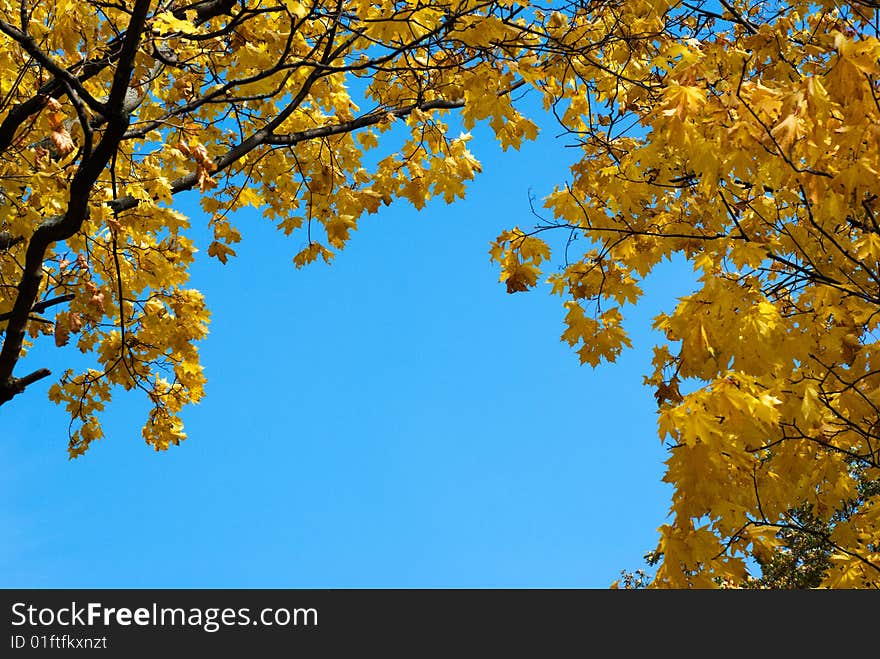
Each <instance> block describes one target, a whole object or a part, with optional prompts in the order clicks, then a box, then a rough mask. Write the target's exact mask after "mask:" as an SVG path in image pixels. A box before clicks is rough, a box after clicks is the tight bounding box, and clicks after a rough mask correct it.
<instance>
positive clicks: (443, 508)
mask: <svg viewBox="0 0 880 659" xmlns="http://www.w3.org/2000/svg"><path fill="white" fill-rule="evenodd" d="M474 133H475V139H474V141H473V142H472V143H471V149H472V151H473V152H474V153H475V154H476V155H477V157H478V158H480V160H481V161H482V163H483V166H484V172H483V174H481V175H479V176H478V178H477V180H476V181H475V182H473V183H472V184H471V185H470V186H469V193H468V198H467V199H466V200H464V201H460V202H457V203H456V204H454V205H451V206H447V205H446V204H444V203H443V202H442V201H441V200H436V201H434V202H432V203H430V204H429V205H428V207H427V208H426V209H425V210H423V211H422V212H416V211H415V210H414V209H412V207H410V206H409V205H408V204H406V203H405V202H398V203H396V204H394V205H393V206H391V207H389V208H383V209H382V210H381V211H380V213H379V214H378V215H373V216H369V217H367V218H365V219H364V220H363V221H362V222H361V225H360V229H359V230H358V231H357V232H356V233H354V234H353V239H352V241H351V243H350V244H349V246H348V247H347V248H346V249H345V251H344V252H342V253H341V254H339V255H338V256H337V258H336V260H335V261H334V263H333V265H332V266H329V267H328V266H325V265H323V264H320V263H319V264H315V265H313V266H310V267H308V268H307V269H304V270H301V271H296V270H295V268H294V267H293V264H292V257H293V255H294V254H295V253H296V252H297V251H298V250H299V249H300V248H301V247H302V244H301V241H302V238H301V237H300V236H298V235H296V234H295V235H293V236H291V237H289V238H286V237H284V236H283V235H282V234H280V233H278V232H276V231H275V230H274V229H273V228H272V226H271V224H270V223H268V222H267V221H266V220H264V219H263V218H262V217H260V215H259V214H258V213H256V212H253V211H251V212H249V213H241V214H239V215H238V216H237V218H236V219H237V226H238V228H239V229H240V230H241V232H242V234H243V235H244V242H243V243H242V244H241V245H239V246H238V252H239V257H238V258H236V259H234V260H232V261H230V263H229V264H228V265H226V266H223V265H221V264H219V263H218V262H216V261H214V260H209V259H208V258H207V255H206V253H205V252H206V247H207V243H206V242H205V244H202V245H201V247H202V252H201V253H200V254H199V255H198V257H199V259H198V261H197V264H196V268H195V272H194V277H193V285H195V286H196V287H198V288H200V289H201V290H202V291H203V292H204V293H205V294H206V296H207V298H208V301H209V304H210V305H211V307H212V311H213V316H212V323H211V333H210V335H209V337H208V339H207V340H206V341H204V342H203V343H202V344H201V345H202V354H203V363H204V365H205V367H206V370H207V375H208V378H209V382H208V387H207V398H206V399H205V401H204V402H203V403H202V404H200V405H199V406H197V407H193V408H191V409H190V410H188V412H187V413H186V414H185V416H184V420H185V422H186V431H187V433H188V435H189V439H188V440H187V441H186V442H184V443H183V444H181V446H179V447H172V449H171V450H169V451H167V452H164V453H156V452H154V451H153V450H152V449H150V448H149V447H147V446H146V445H145V444H144V443H143V441H142V439H141V437H140V426H141V425H142V423H143V419H144V415H145V405H144V403H143V401H141V400H139V399H138V397H137V395H136V394H131V395H128V394H125V393H124V392H121V391H120V392H119V394H118V396H117V399H116V400H115V401H114V402H113V404H112V405H111V406H110V407H109V408H108V412H107V414H106V415H105V432H106V435H107V437H106V438H105V439H103V440H101V441H100V442H98V443H95V444H93V445H92V447H91V449H90V450H89V451H88V453H87V454H86V455H85V456H84V457H83V458H80V459H78V460H74V461H69V460H68V459H67V454H66V443H67V423H68V421H67V418H66V416H65V414H64V411H63V409H60V408H57V407H56V406H54V405H53V404H52V403H50V402H48V400H47V398H46V391H47V389H48V387H49V385H50V384H51V382H52V381H53V380H52V378H49V379H47V380H45V381H43V382H41V383H40V384H38V385H35V386H33V387H31V388H30V389H29V390H28V391H27V392H26V393H25V394H24V395H22V396H20V397H18V398H17V399H15V400H14V401H13V402H12V403H10V404H8V405H5V406H4V407H3V408H2V410H0V427H2V429H3V430H2V441H0V469H2V470H3V473H2V474H0V535H2V537H3V539H4V540H3V541H2V542H0V565H2V566H3V567H2V570H0V575H2V578H0V586H2V587H38V588H39V587H109V588H114V587H171V588H187V587H208V588H210V587H234V588H238V587H254V588H274V587H334V588H345V587H352V588H357V587H380V588H384V587H405V588H408V587H432V588H433V587H526V588H531V587H588V588H605V587H607V586H608V585H609V584H610V583H611V582H612V581H613V580H614V579H616V578H617V577H618V576H619V572H620V570H621V569H624V568H626V569H634V568H636V567H640V566H641V565H642V558H641V557H642V555H643V554H644V553H645V552H646V551H648V550H650V549H652V548H653V547H654V545H655V542H656V537H657V534H656V528H657V527H658V526H659V525H660V524H662V523H664V521H665V516H666V512H667V510H668V506H669V495H670V491H669V489H668V488H667V487H666V486H665V485H663V484H662V483H661V480H660V479H661V477H662V473H663V466H662V461H663V459H664V457H665V456H664V450H663V448H662V446H661V444H660V442H659V440H658V438H657V434H656V429H655V410H656V405H655V402H654V399H653V396H652V392H651V391H650V390H649V389H647V388H645V387H643V386H642V384H641V379H642V375H644V374H645V373H647V372H649V368H650V358H651V351H650V347H651V345H652V344H653V341H654V340H655V339H656V336H655V335H653V334H652V332H651V331H650V323H651V318H652V317H653V316H654V315H655V314H656V313H658V312H659V311H660V310H661V309H666V310H669V309H671V308H672V305H673V304H674V301H675V298H676V297H677V296H680V295H683V294H686V293H688V292H689V284H690V275H689V274H688V273H687V271H684V270H682V269H681V268H676V267H672V266H670V265H668V264H667V265H665V266H664V267H662V268H660V269H658V271H657V273H656V274H655V275H653V276H652V277H651V279H650V280H649V281H648V283H647V285H646V289H647V291H648V294H647V295H646V298H645V299H644V300H643V302H642V303H641V304H640V305H639V307H638V308H637V309H629V310H628V312H627V314H626V318H627V327H628V328H629V330H630V331H631V334H632V337H633V342H634V349H633V350H629V351H626V352H625V353H624V354H623V355H622V357H621V358H620V359H619V361H618V363H617V364H614V365H604V366H602V367H600V368H598V369H596V370H592V369H590V368H589V367H587V366H584V367H581V366H579V365H578V360H577V355H576V354H575V353H574V352H573V351H572V350H571V349H569V348H568V346H567V345H566V344H564V343H562V342H560V340H559V335H560V333H561V332H562V330H563V325H562V318H563V316H564V310H563V308H562V305H561V300H560V299H559V298H551V297H550V296H549V295H548V293H547V291H546V289H539V290H536V291H533V292H531V293H528V294H522V293H520V294H516V295H508V294H507V293H506V292H505V288H504V286H503V285H502V284H500V283H498V271H497V269H496V267H495V266H494V265H493V264H491V263H490V261H489V257H488V249H489V242H490V241H491V240H492V239H493V238H494V237H495V236H496V235H497V234H498V233H499V231H501V230H502V229H505V228H510V227H512V226H513V225H515V224H518V225H520V226H521V227H526V226H529V225H531V224H532V223H533V218H532V217H531V215H530V211H529V204H528V195H529V190H530V189H531V190H532V191H533V192H534V194H536V195H537V196H539V197H540V196H542V195H543V194H546V193H547V192H549V191H550V189H551V188H552V186H553V184H555V183H558V182H561V181H562V180H564V178H565V175H566V168H567V166H568V164H569V162H570V159H571V158H573V157H574V155H575V154H574V152H573V151H572V150H568V149H564V148H563V145H564V142H563V141H561V140H556V139H554V138H553V136H552V133H551V132H547V133H546V134H545V135H543V136H542V138H541V139H539V141H538V142H537V143H533V144H526V145H524V147H523V149H522V150H521V151H520V152H511V151H508V152H507V153H504V154H503V153H502V152H501V151H500V149H499V148H498V147H497V146H495V145H494V144H493V143H491V141H490V140H488V139H487V137H486V134H485V132H483V131H482V130H479V129H478V130H475V131H474ZM193 201H194V199H193V198H192V197H190V198H189V199H184V200H182V202H181V203H182V206H181V208H182V209H183V210H185V211H188V212H191V213H192V217H193V222H194V224H196V225H203V224H204V222H205V218H204V217H203V216H202V215H201V214H200V213H199V212H198V211H197V210H194V203H193ZM69 350H70V349H69V348H64V349H60V350H59V349H56V348H54V347H47V348H46V349H45V350H44V349H39V350H35V351H34V353H33V354H32V355H31V356H30V357H29V358H28V359H26V360H24V361H23V362H22V365H21V369H22V372H24V371H25V370H33V369H35V368H39V367H42V366H49V367H50V368H52V369H53V370H54V371H55V373H56V374H60V373H61V371H62V370H63V368H64V367H65V366H66V365H67V363H66V361H65V360H67V359H70V358H72V357H73V354H72V352H70V351H69ZM74 350H75V349H74Z"/></svg>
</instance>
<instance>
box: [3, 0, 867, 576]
mask: <svg viewBox="0 0 880 659" xmlns="http://www.w3.org/2000/svg"><path fill="white" fill-rule="evenodd" d="M878 12H880V5H878V4H877V3H876V1H875V0H857V1H852V2H841V1H835V0H819V1H818V2H816V1H814V2H779V3H776V2H771V3H767V2H759V1H757V0H736V1H733V2H730V1H728V0H719V2H717V3H716V2H705V1H702V0H695V1H694V2H680V1H679V2H670V1H666V0H624V1H623V2H610V1H609V0H589V1H579V2H573V3H567V2H562V3H556V4H555V5H554V6H546V7H543V6H538V5H535V4H530V3H528V2H527V1H526V0H502V1H498V2H479V1H471V0H461V1H455V0H408V1H395V0H388V1H385V0H375V1H360V0H358V1H354V0H336V1H334V2H331V1H329V0H327V1H324V0H304V1H303V2H300V1H299V0H279V1H278V2H273V1H272V0H269V1H265V2H264V1H261V0H202V1H201V2H193V3H191V2H186V1H182V2H181V1H177V0H167V1H161V2H156V1H155V0H133V2H132V3H130V5H125V4H120V3H113V2H98V1H96V0H84V1H81V2H72V1H71V0H46V1H43V2H35V3H24V2H20V3H13V2H10V1H7V0H0V33H2V37H0V43H2V46H0V58H2V62H0V64H2V65H0V99H2V102H0V154H2V159H0V206H2V212H0V323H2V325H0V327H2V329H3V347H2V351H0V404H5V403H9V401H12V400H13V399H14V397H15V396H17V395H19V394H21V393H22V392H24V391H25V390H26V388H27V387H28V386H29V385H30V384H32V383H33V382H36V381H37V380H39V379H42V378H43V377H46V376H47V375H49V371H48V369H46V368H45V367H44V366H42V365H39V367H38V368H36V369H35V370H30V369H23V368H22V365H21V364H20V363H19V362H25V361H27V359H26V357H25V350H26V348H27V347H28V345H30V344H31V343H33V342H35V341H52V340H54V342H55V344H56V345H58V346H63V345H65V344H67V343H69V342H71V341H74V340H75V341H76V345H77V346H78V348H79V349H80V350H81V351H83V352H84V353H89V354H91V355H93V356H94V360H95V364H94V367H93V368H90V369H88V370H87V371H85V372H81V373H75V372H74V371H73V370H66V371H64V372H63V373H62V375H61V378H60V381H59V382H57V383H56V384H54V385H53V386H52V387H51V389H50V398H51V399H52V400H54V401H55V402H57V403H61V404H63V405H65V406H66V408H67V410H68V411H69V413H70V416H71V418H72V420H73V421H74V422H75V423H74V425H73V427H72V432H71V436H70V443H69V451H70V454H71V456H72V457H75V456H78V455H81V454H82V453H84V452H85V451H86V450H87V449H88V447H89V444H90V442H92V441H94V440H95V439H99V438H100V437H101V425H100V419H99V413H100V411H101V410H102V408H103V406H104V405H105V403H107V401H109V400H110V398H111V395H112V392H113V389H114V388H116V387H122V388H124V389H140V390H142V391H143V393H144V395H146V396H147V397H148V399H149V400H150V402H151V405H152V409H151V411H150V413H149V416H148V418H147V419H146V422H145V424H144V428H143V435H144V438H145V440H146V441H147V442H148V443H149V444H151V445H152V446H154V447H155V448H156V449H165V448H167V447H168V446H169V445H172V444H176V443H178V442H179V441H180V440H182V439H183V438H185V434H184V432H183V427H182V423H181V421H180V411H181V409H182V408H183V407H184V406H185V405H187V404H189V403H193V402H197V401H198V400H199V399H200V398H201V396H202V393H203V384H204V381H205V376H204V374H203V372H202V368H201V366H200V364H199V360H198V350H197V347H196V343H197V342H198V341H199V340H200V339H202V338H204V337H205V335H206V332H207V323H208V311H207V308H206V305H205V300H204V299H203V297H202V296H201V295H200V294H199V293H198V291H195V290H192V289H190V288H187V279H188V269H189V266H190V265H191V263H192V262H193V254H194V245H193V241H192V229H191V227H190V223H189V220H188V218H186V217H185V216H184V215H182V214H181V213H180V212H179V211H177V210H175V209H174V195H175V194H177V193H179V192H181V191H184V190H198V191H199V194H200V198H201V205H202V209H203V210H204V212H205V217H207V218H209V219H208V229H209V230H210V232H211V233H212V236H213V239H212V241H211V242H210V245H209V247H208V254H209V255H211V256H213V257H216V258H217V259H218V260H220V261H222V262H226V260H227V259H228V258H230V257H231V256H233V255H234V253H235V252H234V247H233V246H234V244H235V243H236V242H238V240H239V239H240V237H241V236H240V234H239V232H238V230H237V229H236V227H235V226H234V225H233V220H234V218H233V217H232V214H233V213H234V212H235V211H237V210H239V209H242V208H245V207H253V208H254V209H257V210H259V211H261V212H262V213H263V214H264V215H265V216H266V217H268V218H270V219H271V220H273V221H274V222H275V223H276V224H277V226H278V228H279V230H280V231H282V232H284V233H288V234H289V233H292V232H300V233H302V234H304V235H305V236H306V247H305V248H304V249H303V250H302V251H300V252H299V253H297V254H295V256H294V262H295V264H296V265H297V267H302V266H304V265H306V264H308V263H310V262H313V261H315V260H318V259H321V260H324V261H329V260H330V259H331V258H333V256H334V254H335V253H336V252H337V251H338V250H340V249H342V248H343V247H344V245H345V244H346V242H347V241H348V240H349V238H350V235H351V232H352V231H353V230H355V229H356V228H357V225H358V221H359V219H360V218H361V217H362V216H363V215H364V214H367V213H376V212H379V211H380V209H381V207H382V206H383V205H387V204H389V203H391V202H392V201H393V200H394V199H406V200H408V201H410V202H411V203H412V204H413V205H414V206H416V207H417V208H422V207H423V206H424V205H425V204H426V203H427V201H428V200H429V199H431V198H434V197H436V198H442V199H444V200H445V201H447V202H451V201H454V200H456V199H458V198H461V197H463V196H464V191H465V184H466V183H467V181H469V180H471V179H472V178H473V177H474V176H475V175H476V174H477V173H478V172H479V171H480V164H479V162H478V160H477V159H476V157H475V155H473V154H471V153H470V151H469V150H468V139H469V135H468V133H467V132H466V131H468V130H469V129H470V128H472V127H473V126H474V125H476V123H477V122H485V123H486V124H487V125H488V126H490V127H491V129H492V131H494V134H495V136H496V137H497V139H498V140H499V142H500V143H501V145H502V147H504V148H505V149H506V148H509V147H513V148H516V147H518V146H519V145H520V144H521V143H522V141H523V140H526V139H531V138H534V137H535V135H536V134H537V130H538V123H537V121H538V119H539V118H538V117H534V116H533V117H528V116H526V115H525V114H524V111H523V109H522V107H523V106H522V104H521V99H522V97H523V95H524V94H526V93H528V94H531V95H532V96H533V97H537V98H540V99H541V101H542V102H543V105H544V108H545V110H546V111H547V112H548V113H550V114H552V116H553V119H554V121H556V122H558V123H559V124H561V126H562V127H563V128H564V130H565V132H566V133H567V135H568V136H569V138H570V141H571V142H573V143H575V144H576V145H577V146H578V150H577V153H578V155H577V157H576V158H575V161H574V162H573V164H572V167H571V179H570V180H569V181H565V182H560V185H559V187H558V188H557V189H556V190H555V191H553V192H552V193H550V194H549V195H548V196H547V197H546V199H545V200H544V208H545V210H544V211H542V213H544V214H545V218H543V219H540V220H539V221H537V222H534V221H531V224H530V225H526V223H521V224H522V226H515V227H511V228H510V230H508V231H505V232H504V233H502V234H501V235H500V236H498V237H497V239H496V240H495V241H494V242H493V243H492V245H491V249H490V256H491V258H492V259H493V260H495V261H496V262H497V263H498V266H499V268H500V280H501V281H502V282H503V283H504V285H505V286H506V290H507V292H509V293H519V292H524V291H528V290H530V289H532V288H534V287H536V286H537V285H538V284H539V282H541V281H542V279H544V280H546V282H547V283H548V284H549V289H550V291H551V292H552V294H555V295H559V296H560V297H561V298H562V300H563V305H564V308H565V314H566V315H565V328H564V331H563V334H562V339H563V340H564V341H566V342H567V343H568V344H570V345H571V346H572V347H574V348H576V350H577V353H578V355H579V357H580V360H581V362H582V363H589V364H591V365H596V364H598V363H600V362H602V361H614V360H615V358H616V357H617V356H618V355H619V354H620V352H621V351H622V350H623V349H624V348H626V347H628V346H629V345H630V341H629V339H628V337H627V333H626V329H625V327H624V314H625V311H626V307H627V306H628V305H632V304H636V303H637V302H638V300H639V297H640V295H641V288H640V286H639V284H640V282H641V281H642V280H643V279H644V278H646V277H648V276H649V275H650V273H651V271H652V270H653V269H654V268H655V267H656V266H657V265H658V264H660V263H661V262H663V261H664V260H667V259H673V258H675V259H682V260H685V261H687V262H688V263H690V264H691V265H692V266H693V269H694V271H695V273H696V276H697V279H698V286H697V290H696V291H695V292H694V293H693V294H691V295H688V296H686V297H684V298H681V299H679V300H677V301H675V300H671V301H670V305H669V310H668V312H667V313H664V314H661V315H660V316H659V317H657V318H656V321H655V328H656V329H658V330H660V331H661V332H662V333H663V334H664V335H665V337H666V341H665V342H662V343H661V344H659V345H657V346H656V347H655V349H654V359H653V364H654V370H653V372H651V373H649V374H647V376H646V378H645V382H646V383H647V384H649V385H651V386H653V387H654V389H655V392H656V399H657V405H658V430H659V434H660V438H661V440H663V441H665V442H667V444H668V447H669V459H668V461H667V463H666V465H667V473H666V476H665V480H667V481H668V482H669V483H671V484H672V485H673V488H674V493H673V500H672V509H671V515H670V516H671V519H670V521H669V523H668V524H665V525H663V526H662V527H661V529H660V540H659V544H658V547H657V549H656V551H655V552H653V554H652V555H653V556H655V557H656V558H657V561H658V569H657V574H656V576H655V577H654V580H653V585H655V586H666V587H716V586H729V585H739V584H743V583H745V582H746V581H747V580H748V579H749V574H750V571H752V570H754V565H755V564H756V563H757V564H758V565H770V564H771V563H772V561H773V559H772V557H773V556H774V555H776V554H775V552H778V550H779V548H780V546H782V545H785V544H787V545H788V546H792V544H793V542H794V541H793V540H792V534H794V536H796V537H801V538H804V539H812V541H813V544H815V545H816V546H821V547H827V548H830V550H829V551H828V552H827V554H826V555H824V556H825V558H823V561H824V562H823V563H822V565H821V568H822V569H821V570H820V571H819V572H818V574H819V577H817V578H815V579H814V578H812V577H811V579H810V580H809V581H810V584H811V585H823V586H831V587H865V586H872V587H876V586H878V585H880V499H878V493H877V490H876V488H872V487H866V486H865V484H866V483H867V484H871V483H874V482H876V481H877V480H878V479H880V408H878V405H880V343H878V341H877V338H876V336H875V330H876V329H877V326H878V323H880V319H878V311H880V223H878V217H877V215H878V213H880V183H878V171H877V167H878V161H880V160H878V155H880V153H878V149H880V83H878V80H880V64H878V62H880V38H878V37H880V34H878V30H880V27H878V26H880V13H878ZM541 121H546V119H541ZM560 157H561V158H562V157H566V156H564V155H563V152H562V150H560ZM552 235H561V236H562V240H561V241H556V243H560V245H561V246H557V249H555V250H553V249H551V246H553V245H554V244H556V243H554V242H553V241H552V240H549V239H548V236H552ZM50 312H51V313H52V314H54V319H53V318H51V317H47V314H48V313H50ZM59 354H60V353H59ZM14 371H19V372H20V373H23V374H17V375H14ZM13 404H14V403H13ZM609 441H611V440H609ZM808 544H809V543H808ZM774 564H778V562H777V563H774ZM814 582H819V583H816V584H814Z"/></svg>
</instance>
